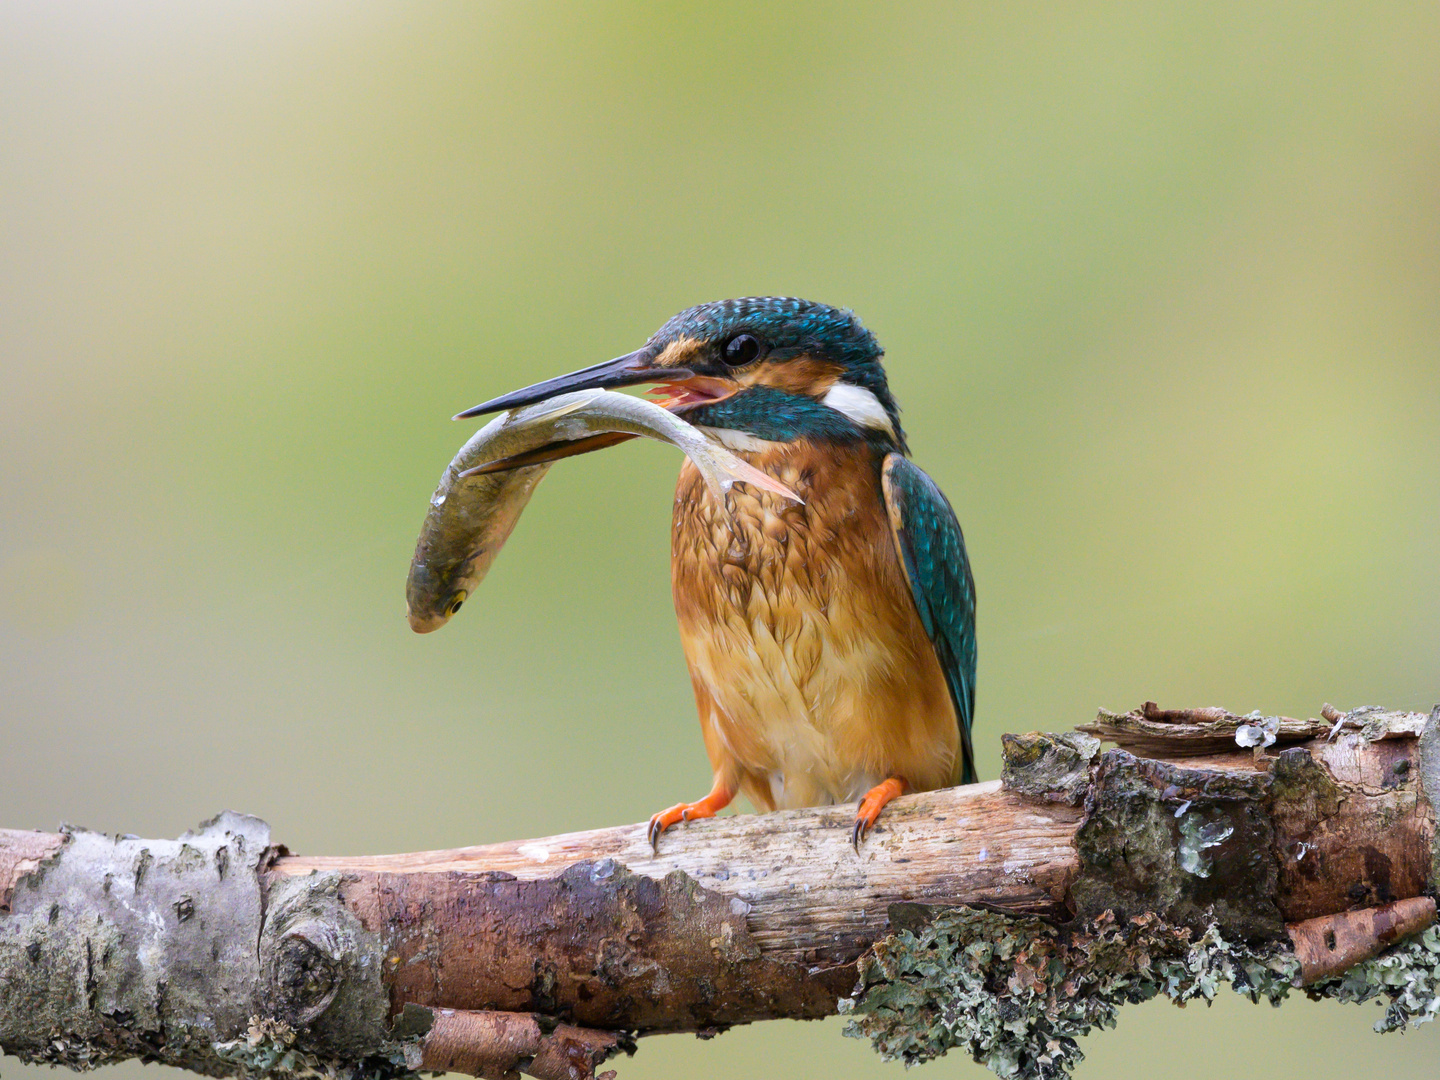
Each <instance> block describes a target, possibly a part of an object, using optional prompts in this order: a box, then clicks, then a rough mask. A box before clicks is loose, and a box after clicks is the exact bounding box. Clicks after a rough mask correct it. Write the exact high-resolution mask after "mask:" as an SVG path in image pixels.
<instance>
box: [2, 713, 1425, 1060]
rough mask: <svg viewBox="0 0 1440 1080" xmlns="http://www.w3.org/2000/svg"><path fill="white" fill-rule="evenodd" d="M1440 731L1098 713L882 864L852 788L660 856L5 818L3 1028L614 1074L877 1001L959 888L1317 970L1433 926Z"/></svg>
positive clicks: (884, 822)
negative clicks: (662, 1050)
mask: <svg viewBox="0 0 1440 1080" xmlns="http://www.w3.org/2000/svg"><path fill="white" fill-rule="evenodd" d="M1427 724H1428V726H1427ZM1437 725H1440V709H1437V712H1436V713H1434V714H1431V716H1430V717H1428V718H1427V717H1425V716H1422V715H1418V714H1396V713H1384V712H1381V711H1379V710H1368V711H1365V710H1362V711H1357V712H1355V713H1351V714H1346V715H1344V716H1341V715H1340V714H1338V713H1335V714H1334V715H1333V716H1327V717H1326V718H1325V719H1324V720H1318V721H1294V720H1288V719H1285V718H1259V717H1239V716H1235V715H1232V714H1228V713H1225V712H1223V710H1191V711H1171V712H1165V711H1163V710H1159V709H1158V708H1155V707H1154V706H1150V705H1147V706H1146V707H1145V708H1143V709H1141V710H1137V711H1136V712H1134V713H1130V714H1125V715H1124V716H1116V715H1114V714H1108V713H1102V714H1101V717H1100V719H1099V720H1098V721H1097V722H1096V723H1095V724H1093V725H1088V727H1089V729H1090V730H1092V731H1094V732H1095V733H1096V734H1098V735H1101V736H1103V737H1105V738H1106V739H1109V740H1112V741H1115V742H1117V743H1119V745H1120V749H1116V750H1111V751H1108V752H1106V753H1103V754H1102V753H1101V752H1100V743H1099V741H1098V739H1096V738H1092V737H1090V736H1088V735H1085V734H1074V733H1072V734H1069V735H1064V736H1047V735H1040V734H1033V733H1032V734H1030V735H1022V736H1006V737H1005V758H1006V768H1005V780H1004V782H1003V784H1002V783H1001V782H994V783H989V784H979V785H972V786H970V787H966V788H953V789H948V790H944V791H936V792H927V793H923V794H919V795H912V796H907V797H904V798H902V799H899V800H896V802H894V803H893V804H892V805H891V806H890V807H888V808H887V809H886V812H885V814H884V816H883V817H882V818H881V822H880V826H879V828H877V830H876V831H875V832H874V833H873V834H872V836H871V837H870V839H869V840H868V841H867V842H866V843H865V844H864V845H863V846H862V848H861V851H860V853H859V854H858V855H857V854H856V853H855V852H854V851H852V850H851V848H850V844H849V830H848V826H849V824H850V822H851V819H852V816H853V815H852V812H851V810H850V809H848V808H842V807H827V808H818V809H811V810H797V811H786V812H781V813H775V814H766V815H755V816H741V817H731V818H723V819H717V820H713V821H701V822H693V823H690V824H688V825H686V826H685V827H683V828H681V829H678V830H675V831H672V832H670V833H667V834H666V835H665V836H664V837H663V838H662V840H661V842H660V850H659V852H658V853H656V852H652V851H651V849H650V847H649V845H648V843H647V842H646V839H645V829H644V826H642V825H634V826H627V827H625V828H619V829H602V830H596V831H592V832H584V833H573V834H569V835H565V836H556V837H548V838H545V839H541V840H530V841H524V842H512V843H505V844H495V845H490V846H486V847H474V848H462V849H457V850H453V851H439V852H422V853H416V854H407V855H390V856H373V857H367V858H325V857H312V858H303V857H297V856H292V855H289V854H288V853H286V852H285V850H284V849H283V848H281V847H279V846H277V845H274V844H272V843H271V841H270V838H269V830H268V827H267V826H265V825H264V823H263V822H260V821H259V820H258V819H255V818H247V817H243V816H240V815H235V814H226V815H222V816H221V817H220V818H217V819H216V820H215V821H213V822H211V823H208V824H207V825H206V826H204V827H202V828H201V829H200V830H199V831H197V832H196V833H194V834H187V835H186V836H185V837H182V838H181V839H180V840H178V841H144V840H137V839H133V838H118V839H117V838H111V837H106V836H101V835H99V834H95V833H89V832H85V831H80V830H71V831H68V832H65V833H60V834H48V833H23V832H6V831H0V1047H3V1048H4V1049H5V1050H6V1051H7V1052H9V1053H14V1054H17V1055H19V1056H20V1057H22V1058H25V1059H27V1060H43V1061H49V1062H52V1063H55V1064H65V1065H70V1066H73V1067H85V1066H88V1065H93V1064H98V1063H103V1062H109V1061H115V1060H120V1059H122V1058H125V1057H131V1056H136V1057H140V1058H142V1059H144V1060H147V1061H164V1062H168V1063H170V1064H175V1065H179V1066H181V1067H185V1068H190V1069H193V1070H195V1071H198V1072H203V1073H207V1074H211V1075H219V1074H225V1073H237V1072H243V1073H247V1074H252V1075H254V1074H259V1073H265V1072H270V1073H274V1072H284V1073H301V1072H309V1071H320V1072H323V1073H326V1074H327V1075H345V1076H359V1075H366V1076H372V1075H373V1076H379V1077H383V1076H390V1075H398V1074H402V1073H405V1072H407V1071H409V1070H414V1069H419V1068H427V1069H454V1070H458V1071H464V1072H469V1073H472V1074H473V1075H477V1076H497V1077H499V1076H509V1075H514V1072H515V1070H517V1069H518V1070H525V1071H528V1072H529V1073H531V1074H532V1075H535V1076H540V1077H551V1076H554V1077H560V1076H566V1077H571V1076H574V1077H589V1076H593V1075H594V1073H595V1069H596V1068H598V1067H599V1066H600V1064H601V1063H602V1062H603V1061H604V1060H605V1059H606V1058H607V1057H608V1056H610V1055H612V1054H614V1053H615V1052H617V1051H620V1050H630V1049H633V1042H632V1040H633V1037H634V1036H636V1035H646V1034H652V1033H657V1032H669V1031H695V1032H700V1033H713V1032H716V1031H720V1030H723V1029H724V1028H726V1027H729V1026H731V1025H734V1024H740V1023H748V1022H751V1021H755V1020H763V1019H775V1018H783V1017H791V1018H811V1017H819V1016H826V1015H829V1014H832V1013H834V1012H836V1011H837V1008H838V1005H839V1002H840V1001H841V999H849V998H850V995H851V994H852V992H854V991H855V990H856V985H857V976H858V975H859V974H861V973H862V969H863V973H864V975H865V979H864V983H865V987H866V995H867V997H866V998H864V999H862V1000H861V1001H860V1002H859V1005H858V1006H854V1007H856V1008H857V1009H859V1010H860V1011H862V1012H863V1011H864V1009H865V1008H866V1007H867V1006H866V1001H870V1002H871V1003H872V1004H873V1003H874V1002H875V1001H878V1000H879V998H878V997H874V996H873V995H875V994H876V993H877V991H876V989H875V988H876V986H877V985H878V982H877V980H879V982H884V981H885V980H887V979H891V976H890V975H883V977H882V975H877V974H876V973H877V972H880V971H881V969H882V968H884V964H881V965H880V967H876V963H878V960H877V959H876V958H883V957H884V956H890V957H891V958H892V959H893V958H894V957H895V956H897V955H899V953H897V952H896V950H901V951H903V950H904V949H905V948H909V947H911V945H913V942H914V941H915V940H918V938H917V936H916V935H922V934H925V933H932V931H929V930H925V929H924V928H925V927H928V926H931V925H932V921H933V919H934V916H935V913H936V912H937V911H943V910H944V909H949V908H955V907H960V906H968V907H970V908H979V909H982V910H985V911H989V912H991V913H992V915H993V918H992V917H989V916H987V920H988V921H986V920H980V921H978V922H977V921H975V920H971V922H970V923H968V924H967V927H968V928H967V929H966V930H965V933H966V934H972V935H973V934H974V933H987V934H988V933H998V932H999V931H998V930H996V929H995V927H998V926H1002V925H1003V926H1006V927H1010V930H1007V931H1006V933H1019V934H1021V936H1022V937H1023V936H1025V935H1028V936H1029V939H1030V940H1032V941H1033V942H1038V941H1039V939H1040V938H1041V937H1045V936H1046V935H1050V934H1052V933H1053V931H1052V930H1050V929H1049V928H1051V927H1053V926H1055V925H1057V924H1064V925H1065V926H1066V927H1067V928H1068V929H1066V931H1065V933H1066V934H1067V935H1070V936H1069V937H1067V938H1066V941H1069V942H1070V944H1067V945H1065V946H1064V948H1066V949H1071V950H1072V952H1073V950H1074V949H1075V948H1076V947H1077V946H1076V944H1075V942H1077V941H1087V940H1092V938H1093V940H1095V941H1099V940H1101V939H1102V938H1104V940H1106V941H1112V940H1114V941H1118V940H1121V939H1123V940H1124V941H1127V942H1129V941H1138V940H1139V938H1137V937H1135V935H1136V933H1138V931H1136V930H1135V929H1134V928H1135V927H1138V926H1142V924H1143V927H1144V928H1145V930H1144V935H1148V936H1145V938H1144V940H1145V942H1146V944H1145V948H1146V949H1149V950H1151V951H1156V950H1159V951H1163V949H1164V948H1167V947H1173V948H1181V947H1182V946H1183V945H1184V943H1186V942H1194V941H1197V940H1200V939H1201V938H1202V937H1203V936H1204V935H1207V934H1208V935H1215V939H1216V940H1221V939H1223V940H1224V941H1229V942H1235V943H1238V944H1237V947H1242V948H1243V949H1246V950H1249V953H1248V954H1247V955H1253V956H1262V955H1263V956H1265V957H1268V958H1269V960H1267V961H1266V962H1267V963H1268V962H1270V961H1272V960H1274V958H1275V957H1277V956H1283V957H1287V958H1290V960H1293V962H1294V970H1295V972H1296V981H1297V982H1306V983H1314V982H1316V981H1317V980H1321V979H1325V978H1330V977H1332V976H1334V975H1335V974H1337V973H1338V972H1341V971H1343V970H1345V969H1346V968H1350V967H1352V966H1353V965H1354V964H1356V963H1358V962H1359V961H1361V960H1364V959H1365V958H1366V957H1367V956H1373V955H1374V954H1375V953H1376V952H1378V951H1379V950H1380V949H1382V948H1384V947H1386V946H1387V945H1390V944H1391V943H1392V942H1394V941H1396V940H1398V939H1399V938H1401V937H1403V936H1405V935H1407V934H1412V933H1414V932H1416V931H1418V930H1423V929H1424V928H1425V927H1426V926H1428V925H1429V923H1430V922H1432V921H1433V919H1434V904H1433V902H1432V901H1430V900H1429V896H1431V895H1433V893H1434V887H1435V881H1436V845H1435V835H1436V827H1435V811H1434V803H1435V800H1436V799H1437V798H1440V751H1437V747H1436V743H1437V741H1440V734H1437V731H1436V729H1437ZM1332 728H1333V729H1335V731H1334V735H1335V737H1334V738H1333V740H1331V739H1329V738H1328V736H1329V735H1330V734H1331V733H1332V732H1331V729H1332ZM1237 742H1238V743H1239V744H1240V745H1239V746H1237ZM1267 744H1268V745H1267ZM1287 744H1289V745H1287ZM1242 746H1245V747H1254V749H1242V748H1241V747H1242ZM1127 747H1128V749H1127ZM1226 747H1228V748H1229V749H1228V750H1227V749H1226ZM1140 749H1143V750H1144V752H1145V753H1146V754H1147V755H1148V756H1146V757H1137V756H1136V755H1135V754H1134V753H1132V752H1131V750H1140ZM996 920H999V921H996ZM1287 925H1288V929H1287ZM977 928H978V929H977ZM987 928H988V929H987ZM1016 928H1020V929H1018V930H1017V929H1016ZM1027 928H1028V929H1027ZM1117 928H1118V929H1117ZM1157 928H1163V931H1164V932H1163V933H1162V932H1161V931H1160V929H1157ZM946 932H947V933H948V932H949V931H948V930H947V931H946ZM1106 934H1108V935H1110V936H1109V937H1108V938H1105V937H1104V935H1106ZM907 935H909V936H908V937H907ZM1087 935H1090V936H1089V937H1087ZM1117 935H1118V936H1117ZM1127 935H1128V936H1127ZM1144 935H1142V936H1144ZM967 940H968V939H967ZM907 942H909V943H910V945H907V944H906V943H907ZM1165 942H1169V943H1171V944H1170V945H1169V946H1165V945H1164V943H1165ZM877 943H878V944H879V945H882V946H883V949H882V950H881V951H879V952H876V951H873V950H875V949H876V947H877ZM1157 943H1160V944H1157ZM1037 947H1038V946H1037ZM1046 947H1049V946H1046ZM1055 947H1056V948H1059V947H1060V946H1059V945H1056V946H1055ZM1137 948H1138V946H1137ZM1057 955H1058V954H1057ZM1066 955H1072V954H1066ZM1074 955H1078V954H1074ZM1086 955H1087V956H1089V955H1090V953H1086ZM1137 955H1138V954H1137ZM1144 955H1145V957H1146V958H1147V961H1148V956H1149V954H1148V953H1145V954H1144ZM862 958H867V959H866V960H865V964H864V965H860V966H857V961H860V960H861V959H862ZM1072 959H1073V956H1072ZM1087 962H1088V961H1087ZM1287 962H1289V961H1287ZM903 967H904V965H903V964H898V963H892V964H891V967H890V968H889V969H885V970H886V971H891V972H892V974H894V973H898V972H900V971H901V969H902V968H903ZM1277 970H1278V969H1277ZM901 977H902V976H900V975H899V974H894V978H901ZM891 981H893V980H891ZM1023 981H1024V980H1023V979H1022V982H1023ZM1032 989H1033V988H1032ZM1010 992H1012V991H1011V990H1007V989H1006V988H1005V987H1004V986H1000V987H997V988H996V989H995V990H994V991H993V994H992V996H994V995H1001V996H1003V995H1005V994H1006V993H1010ZM987 993H989V991H987ZM923 996H924V995H923V994H922V999H923ZM932 996H933V995H932ZM931 1004H932V1005H934V1006H935V1007H937V1008H938V1007H940V1006H941V1005H943V1003H940V1002H931ZM872 1020H873V1017H872ZM867 1022H868V1021H867ZM1037 1022H1038V1021H1037ZM887 1023H889V1021H887ZM887 1031H890V1032H891V1035H892V1036H893V1030H891V1029H889V1028H887ZM887 1037H890V1036H887ZM971 1051H972V1053H977V1056H978V1054H979V1051H977V1050H976V1049H975V1048H974V1047H973V1046H972V1047H971ZM937 1052H943V1046H941V1047H939V1050H938V1051H937ZM1022 1056H1023V1055H1022ZM1041 1056H1043V1055H1041ZM992 1064H993V1063H992ZM1048 1067H1049V1066H1047V1065H1046V1064H1045V1063H1044V1062H1040V1063H1038V1064H1035V1065H1034V1066H1033V1068H1031V1066H1029V1065H1026V1066H1023V1067H1021V1066H1017V1068H1021V1071H1020V1072H1017V1073H1014V1075H1036V1076H1040V1075H1052V1073H1046V1072H1045V1071H1044V1069H1045V1068H1048ZM1026 1068H1030V1069H1031V1071H1030V1072H1025V1071H1024V1069H1026ZM1056 1075H1058V1074H1056Z"/></svg>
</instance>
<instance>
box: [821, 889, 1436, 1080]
mask: <svg viewBox="0 0 1440 1080" xmlns="http://www.w3.org/2000/svg"><path fill="white" fill-rule="evenodd" d="M912 909H916V905H906V910H905V911H904V912H896V914H897V915H903V916H904V918H903V919H899V920H892V922H895V921H898V922H901V923H903V924H904V925H906V926H907V927H908V928H907V929H903V930H900V931H899V932H897V933H894V934H892V935H890V936H889V937H887V938H885V939H884V940H882V941H880V942H878V943H877V944H876V946H875V948H874V949H873V950H872V951H871V952H870V953H869V954H867V955H866V956H865V957H864V958H863V959H862V960H861V962H860V985H859V986H858V987H857V989H856V992H855V996H854V997H853V998H848V999H845V1000H843V1001H841V1002H840V1011H841V1012H842V1013H848V1014H849V1015H850V1016H851V1020H850V1022H849V1023H848V1024H847V1025H846V1028H845V1034H846V1035H848V1036H851V1037H853V1038H868V1039H870V1040H871V1041H872V1042H873V1043H874V1045H875V1048H876V1050H878V1051H879V1052H880V1054H881V1055H882V1056H883V1057H885V1058H886V1059H896V1058H898V1059H900V1060H902V1061H904V1062H905V1064H906V1065H915V1064H918V1063H920V1062H922V1061H929V1060H931V1059H933V1058H937V1057H941V1056H943V1055H944V1054H945V1053H946V1052H947V1051H949V1050H954V1049H958V1050H964V1051H965V1052H967V1053H969V1054H970V1056H971V1057H973V1058H974V1059H975V1061H977V1062H979V1063H980V1064H982V1065H985V1066H986V1067H988V1068H989V1069H990V1070H991V1071H992V1072H994V1073H995V1074H996V1075H997V1076H999V1077H1002V1078H1004V1080H1064V1078H1067V1077H1069V1076H1070V1074H1071V1071H1072V1070H1073V1069H1074V1067H1075V1065H1076V1064H1077V1063H1078V1062H1080V1061H1082V1060H1083V1059H1084V1055H1083V1054H1082V1053H1081V1052H1080V1048H1079V1046H1078V1045H1077V1043H1076V1040H1077V1039H1078V1038H1079V1037H1080V1036H1082V1035H1085V1034H1088V1033H1089V1032H1091V1031H1093V1030H1094V1029H1096V1028H1111V1027H1114V1026H1115V1023H1116V1018H1117V1015H1118V1013H1119V1009H1120V1006H1122V1005H1125V1004H1129V1003H1134V1002H1140V1001H1148V1000H1149V999H1151V998H1153V997H1157V996H1159V995H1161V994H1164V995H1165V996H1166V997H1168V998H1170V999H1171V1000H1172V1001H1174V1002H1176V1003H1177V1004H1182V1005H1183V1004H1184V1003H1185V1002H1187V1001H1191V1000H1195V999H1197V998H1198V999H1203V1000H1205V1001H1207V1002H1209V1001H1211V1000H1213V999H1214V997H1215V995H1216V994H1217V993H1218V991H1219V988H1220V985H1221V984H1222V983H1229V984H1230V985H1231V987H1232V988H1233V989H1234V990H1235V991H1236V992H1237V993H1241V994H1244V995H1245V996H1246V997H1248V998H1250V1000H1251V1001H1256V1002H1258V1001H1268V1002H1269V1003H1270V1004H1272V1005H1279V1004H1280V1002H1281V1001H1282V1000H1284V999H1285V998H1286V996H1288V994H1289V993H1290V991H1291V990H1292V989H1293V988H1294V987H1295V986H1297V985H1298V984H1299V977H1300V965H1299V962H1298V961H1297V960H1296V958H1295V956H1294V955H1293V954H1292V953H1291V952H1290V951H1289V950H1288V949H1286V948H1285V947H1284V946H1283V945H1279V944H1267V945H1263V946H1259V947H1254V946H1246V945H1244V944H1241V943H1237V942H1232V941H1227V940H1226V939H1225V938H1223V937H1222V936H1221V934H1220V931H1219V929H1218V928H1217V927H1216V926H1215V925H1214V924H1213V923H1212V924H1211V925H1210V927H1209V928H1208V929H1207V930H1206V931H1205V932H1204V933H1202V934H1200V935H1199V936H1198V937H1197V936H1195V935H1194V934H1193V933H1192V932H1191V931H1190V930H1188V929H1185V928H1183V927H1176V926H1171V925H1168V924H1166V923H1164V922H1162V921H1161V920H1160V919H1159V918H1158V917H1157V916H1155V915H1153V914H1145V915H1141V916H1138V917H1136V918H1133V919H1130V920H1128V921H1121V920H1118V919H1116V918H1115V917H1114V916H1113V914H1111V913H1110V912H1106V913H1105V914H1104V915H1103V916H1101V917H1100V918H1097V919H1096V920H1094V921H1093V922H1092V923H1091V924H1089V925H1088V926H1086V927H1083V928H1072V927H1057V926H1053V925H1051V924H1049V923H1046V922H1044V921H1042V920H1040V919H1034V918H1024V917H1014V916H1008V915H1003V914H1000V913H998V912H994V911H988V910H979V909H974V908H954V909H948V910H940V911H933V910H932V911H930V912H928V914H929V915H930V916H931V917H930V919H929V921H928V922H926V921H924V918H923V916H922V917H920V918H917V915H916V910H912ZM1304 992H1305V993H1306V994H1307V995H1308V996H1309V997H1311V998H1316V999H1319V998H1332V999H1334V1000H1337V1001H1350V1002H1355V1003H1357V1004H1359V1003H1363V1002H1367V1001H1372V1000H1377V999H1378V1000H1381V1001H1383V1002H1384V1003H1386V1006H1387V1007H1386V1010H1385V1015H1384V1017H1383V1018H1382V1019H1381V1020H1379V1021H1378V1022H1377V1023H1376V1024H1375V1030H1376V1031H1379V1032H1387V1031H1400V1030H1404V1029H1405V1028H1407V1027H1410V1026H1413V1025H1416V1024H1425V1023H1429V1022H1430V1021H1431V1020H1434V1019H1435V1018H1436V1016H1437V1015H1440V925H1436V926H1432V927H1430V928H1429V929H1428V930H1426V931H1425V932H1424V933H1422V934H1418V935H1416V936H1414V937H1412V938H1409V939H1408V940H1406V941H1403V942H1400V943H1399V944H1397V945H1395V946H1393V947H1391V948H1390V949H1388V950H1387V951H1385V952H1384V953H1381V954H1380V955H1379V956H1377V957H1375V958H1374V959H1371V960H1366V961H1363V962H1362V963H1359V964H1356V965H1355V966H1354V967H1352V968H1351V969H1350V970H1349V971H1347V972H1345V973H1344V974H1343V975H1340V976H1337V977H1335V978H1333V979H1329V980H1327V981H1325V982H1322V983H1317V984H1316V985H1314V986H1310V987H1307V988H1306V990H1305V991H1304Z"/></svg>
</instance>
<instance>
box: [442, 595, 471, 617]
mask: <svg viewBox="0 0 1440 1080" xmlns="http://www.w3.org/2000/svg"><path fill="white" fill-rule="evenodd" d="M469 595H470V594H469V593H467V592H466V591H465V590H464V589H461V590H459V591H458V592H457V593H456V594H455V595H454V596H452V597H450V603H448V604H446V605H445V614H446V615H454V614H455V613H456V612H457V611H459V610H460V605H461V604H463V603H465V598H466V597H467V596H469Z"/></svg>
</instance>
